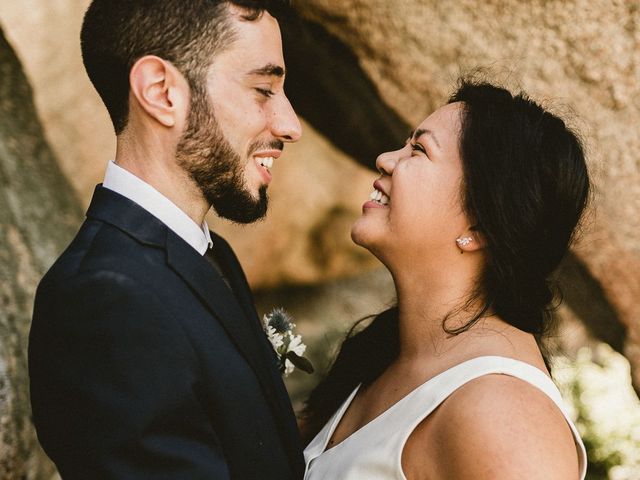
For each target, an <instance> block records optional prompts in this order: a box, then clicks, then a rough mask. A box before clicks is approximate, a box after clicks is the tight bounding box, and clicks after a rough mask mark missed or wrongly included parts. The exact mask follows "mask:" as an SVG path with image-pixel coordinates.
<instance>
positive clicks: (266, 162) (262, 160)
mask: <svg viewBox="0 0 640 480" xmlns="http://www.w3.org/2000/svg"><path fill="white" fill-rule="evenodd" d="M258 163H259V164H260V165H262V166H263V167H264V168H271V167H273V157H259V158H258Z"/></svg>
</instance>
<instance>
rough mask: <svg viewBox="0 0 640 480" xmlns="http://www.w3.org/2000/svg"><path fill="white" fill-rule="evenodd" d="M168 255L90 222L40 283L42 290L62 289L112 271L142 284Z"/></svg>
mask: <svg viewBox="0 0 640 480" xmlns="http://www.w3.org/2000/svg"><path fill="white" fill-rule="evenodd" d="M164 264H165V261H164V253H163V251H162V250H161V249H159V248H154V247H152V246H148V245H144V244H142V243H140V242H139V241H137V240H136V239H135V238H133V237H131V236H129V235H127V234H126V233H125V232H123V231H122V230H120V229H118V228H116V227H114V226H112V225H109V224H107V223H104V222H101V221H96V220H87V221H85V222H84V223H83V225H82V227H81V228H80V231H79V232H78V234H77V235H76V237H75V238H74V239H73V241H72V242H71V244H70V245H69V247H67V249H66V250H65V251H64V252H63V253H62V255H60V257H59V258H58V259H57V260H56V262H55V263H54V264H53V266H52V267H51V268H50V269H49V271H48V272H47V273H46V274H45V276H44V277H43V279H42V281H41V282H40V286H39V288H38V289H39V290H46V289H51V288H53V289H58V288H60V287H62V286H64V285H67V284H69V283H73V281H74V279H75V278H76V277H86V276H87V275H90V272H100V271H111V272H113V273H117V274H121V275H124V276H129V277H131V278H137V279H138V280H139V281H141V282H142V283H144V282H145V278H150V276H152V275H154V273H155V272H154V269H158V268H159V267H161V266H164Z"/></svg>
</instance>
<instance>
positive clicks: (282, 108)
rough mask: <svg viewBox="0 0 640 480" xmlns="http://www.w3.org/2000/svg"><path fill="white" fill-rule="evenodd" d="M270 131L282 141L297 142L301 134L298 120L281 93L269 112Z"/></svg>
mask: <svg viewBox="0 0 640 480" xmlns="http://www.w3.org/2000/svg"><path fill="white" fill-rule="evenodd" d="M271 115H272V118H271V132H272V133H273V135H274V136H275V137H277V138H279V139H280V140H282V141H283V142H297V141H298V140H300V137H301V136H302V127H301V125H300V120H299V119H298V116H297V115H296V112H295V111H294V110H293V107H292V106H291V103H290V102H289V99H288V98H287V97H286V96H285V95H282V96H281V97H280V98H279V99H278V100H277V103H276V105H275V106H274V108H273V111H272V112H271Z"/></svg>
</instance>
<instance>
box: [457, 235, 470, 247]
mask: <svg viewBox="0 0 640 480" xmlns="http://www.w3.org/2000/svg"><path fill="white" fill-rule="evenodd" d="M471 242H473V237H460V238H456V243H457V244H458V246H459V247H466V246H467V245H469V244H470V243H471Z"/></svg>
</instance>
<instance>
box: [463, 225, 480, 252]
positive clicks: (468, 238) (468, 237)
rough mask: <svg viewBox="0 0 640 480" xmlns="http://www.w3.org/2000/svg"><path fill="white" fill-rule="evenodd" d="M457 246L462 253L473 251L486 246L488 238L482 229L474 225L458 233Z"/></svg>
mask: <svg viewBox="0 0 640 480" xmlns="http://www.w3.org/2000/svg"><path fill="white" fill-rule="evenodd" d="M456 246H457V247H458V250H460V253H465V252H468V253H471V252H476V251H478V250H482V249H483V248H485V246H486V240H485V238H484V235H482V232H481V231H480V229H479V228H478V227H477V226H476V225H474V226H471V227H469V228H468V229H466V230H465V231H464V232H462V233H461V234H460V235H458V238H456Z"/></svg>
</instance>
